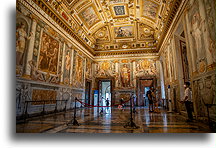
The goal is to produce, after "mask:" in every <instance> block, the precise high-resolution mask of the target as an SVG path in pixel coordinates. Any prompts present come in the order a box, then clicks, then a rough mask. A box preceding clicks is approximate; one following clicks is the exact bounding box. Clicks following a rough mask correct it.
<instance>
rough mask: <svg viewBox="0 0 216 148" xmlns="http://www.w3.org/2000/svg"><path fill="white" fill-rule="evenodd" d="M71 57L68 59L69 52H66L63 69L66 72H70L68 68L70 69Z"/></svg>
mask: <svg viewBox="0 0 216 148" xmlns="http://www.w3.org/2000/svg"><path fill="white" fill-rule="evenodd" d="M70 63H71V57H70V52H69V51H67V55H66V56H65V69H66V71H67V72H69V71H70V67H71V64H70Z"/></svg>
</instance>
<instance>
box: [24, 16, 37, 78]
mask: <svg viewBox="0 0 216 148" xmlns="http://www.w3.org/2000/svg"><path fill="white" fill-rule="evenodd" d="M36 26H37V21H36V20H35V19H34V18H33V19H32V26H31V31H30V32H31V33H32V35H31V38H30V40H29V46H28V52H27V59H26V64H25V75H28V76H30V73H31V67H30V65H29V64H28V62H29V61H31V60H32V58H33V50H34V41H35V31H36Z"/></svg>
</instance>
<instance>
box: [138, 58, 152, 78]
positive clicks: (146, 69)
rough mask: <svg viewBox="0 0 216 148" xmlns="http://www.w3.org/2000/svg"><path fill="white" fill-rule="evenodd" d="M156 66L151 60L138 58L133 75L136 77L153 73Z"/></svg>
mask: <svg viewBox="0 0 216 148" xmlns="http://www.w3.org/2000/svg"><path fill="white" fill-rule="evenodd" d="M155 74H156V66H155V62H154V61H152V60H139V61H137V65H136V71H135V75H136V76H138V77H141V76H144V75H155Z"/></svg>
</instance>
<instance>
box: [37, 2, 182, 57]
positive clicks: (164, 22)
mask: <svg viewBox="0 0 216 148" xmlns="http://www.w3.org/2000/svg"><path fill="white" fill-rule="evenodd" d="M34 1H37V0H34ZM43 3H45V5H46V6H47V7H48V8H49V9H52V12H55V13H56V15H58V17H61V18H62V19H63V20H64V21H65V22H64V23H67V24H68V26H70V29H71V30H73V32H74V34H75V35H76V36H78V38H80V41H82V42H83V44H85V45H87V46H88V47H89V48H91V49H93V53H94V54H95V55H99V53H115V54H116V53H121V52H126V51H128V52H127V53H133V51H136V52H137V51H140V52H158V49H159V47H160V43H161V42H162V40H163V38H164V36H165V34H166V31H167V29H166V28H167V27H169V25H170V24H171V22H170V18H171V17H172V18H173V17H174V16H175V13H176V11H177V9H178V6H179V4H180V3H181V0H46V1H43ZM117 51H118V52H117Z"/></svg>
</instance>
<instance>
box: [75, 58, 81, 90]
mask: <svg viewBox="0 0 216 148" xmlns="http://www.w3.org/2000/svg"><path fill="white" fill-rule="evenodd" d="M74 66H75V67H74V72H75V75H74V79H73V80H74V82H75V86H76V87H82V86H83V84H82V83H83V59H82V58H81V57H80V56H79V55H76V56H75V65H74Z"/></svg>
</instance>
